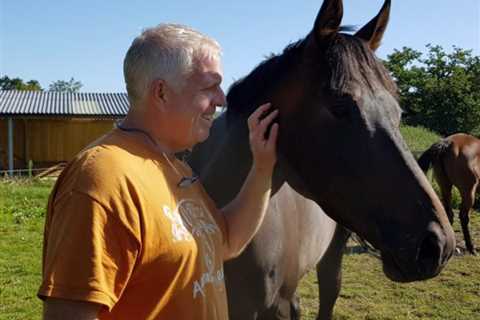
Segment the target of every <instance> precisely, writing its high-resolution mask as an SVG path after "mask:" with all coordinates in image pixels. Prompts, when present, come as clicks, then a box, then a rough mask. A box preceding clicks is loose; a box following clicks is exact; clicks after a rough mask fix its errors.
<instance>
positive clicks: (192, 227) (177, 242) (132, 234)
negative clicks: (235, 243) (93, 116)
mask: <svg viewBox="0 0 480 320" xmlns="http://www.w3.org/2000/svg"><path fill="white" fill-rule="evenodd" d="M143 139H144V137H142V136H141V134H140V133H126V132H122V131H120V130H118V129H114V130H113V131H112V132H110V133H109V134H107V135H105V136H104V137H102V138H100V139H99V140H98V141H96V142H95V143H93V144H92V145H91V146H89V147H87V148H86V149H85V150H84V151H82V152H81V153H80V154H79V155H77V156H76V157H75V159H74V160H73V161H72V162H71V163H70V164H69V165H68V166H67V168H66V169H65V170H64V172H63V173H62V175H61V176H60V177H59V179H58V181H57V183H56V185H55V187H54V190H53V192H52V194H51V196H50V199H49V204H48V210H47V217H46V225H45V234H44V249H43V281H42V284H41V287H40V290H39V292H38V295H39V297H41V298H45V297H57V298H64V299H71V300H80V301H89V302H95V303H98V304H101V305H104V306H105V308H102V310H101V312H100V314H99V317H100V319H129V320H130V319H208V320H215V319H222V320H223V319H227V318H228V309H227V299H226V291H225V283H224V275H223V252H222V247H223V241H224V239H226V232H227V229H226V225H225V220H224V218H223V216H222V215H221V213H220V212H219V211H218V210H217V209H216V207H215V205H214V203H213V201H212V200H211V199H210V198H209V197H208V195H207V193H206V192H205V190H204V189H203V188H202V186H201V184H200V183H199V182H196V183H194V184H193V185H191V186H189V187H187V188H180V187H178V186H177V183H178V182H179V181H180V178H181V175H185V176H189V175H190V174H191V171H190V169H189V168H187V167H186V166H185V165H183V163H181V162H180V161H177V160H172V163H170V164H169V163H168V162H167V161H166V159H165V158H164V156H163V155H161V154H159V153H157V152H155V151H154V150H153V148H151V147H150V146H149V145H147V144H146V143H145V141H144V140H143ZM172 165H173V166H175V169H173V168H172Z"/></svg>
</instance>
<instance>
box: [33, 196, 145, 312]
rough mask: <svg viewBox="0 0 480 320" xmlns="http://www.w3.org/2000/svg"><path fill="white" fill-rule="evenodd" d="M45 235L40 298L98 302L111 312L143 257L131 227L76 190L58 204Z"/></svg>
mask: <svg viewBox="0 0 480 320" xmlns="http://www.w3.org/2000/svg"><path fill="white" fill-rule="evenodd" d="M44 237H45V239H44V241H45V242H44V255H43V279H42V284H41V286H40V289H39V292H38V296H39V297H40V298H42V299H44V298H45V297H55V298H63V299H70V300H79V301H87V302H94V303H98V304H101V305H104V306H106V307H107V308H108V309H109V310H110V309H111V308H112V307H113V306H114V304H115V303H116V302H117V301H118V299H119V298H120V296H121V295H122V292H123V291H124V289H125V287H126V284H127V282H128V281H129V278H130V276H131V275H132V271H133V268H134V265H135V262H136V259H137V256H138V253H139V248H140V245H139V242H138V240H137V238H136V237H135V236H134V235H133V234H132V232H131V229H129V228H128V226H126V225H125V224H124V223H123V222H122V221H121V220H120V219H119V218H118V216H116V215H115V213H114V212H110V211H109V210H107V209H106V208H105V206H103V205H101V204H100V203H99V202H97V201H96V200H94V199H93V198H91V197H90V196H88V195H86V194H83V193H81V192H71V193H69V194H68V195H65V196H63V197H62V198H61V199H59V200H57V201H56V202H55V203H54V205H53V208H51V214H50V215H49V221H47V224H46V228H45V236H44Z"/></svg>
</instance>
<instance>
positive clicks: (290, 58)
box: [227, 0, 455, 281]
mask: <svg viewBox="0 0 480 320" xmlns="http://www.w3.org/2000/svg"><path fill="white" fill-rule="evenodd" d="M389 11H390V0H387V1H386V2H385V4H384V6H383V8H382V9H381V11H380V13H379V14H378V15H377V16H376V17H375V18H374V19H373V20H372V21H370V22H369V23H368V24H367V25H366V26H365V27H363V28H362V29H360V30H359V31H358V32H357V33H356V34H354V35H349V34H345V33H341V31H342V28H341V27H340V23H341V20H342V15H343V8H342V1H340V0H325V1H324V3H323V5H322V7H321V9H320V12H319V14H318V17H317V19H316V21H315V24H314V28H313V30H312V31H311V32H310V33H309V34H308V35H307V37H306V38H305V39H303V40H301V41H299V42H297V43H295V44H293V45H290V46H289V47H287V48H286V49H285V50H284V52H283V53H282V54H281V55H278V56H274V57H271V58H270V59H268V60H267V61H265V62H264V63H262V64H261V65H260V66H258V67H257V68H256V69H255V70H254V71H253V72H252V73H251V74H250V75H249V76H247V77H246V78H245V79H243V80H241V81H239V82H238V83H236V84H235V85H234V86H233V87H232V88H231V90H230V92H229V94H228V103H229V107H228V109H227V110H228V112H229V113H230V115H235V114H237V115H238V113H246V114H248V113H250V112H251V108H250V109H249V108H247V106H252V107H253V106H257V105H259V104H260V103H263V102H266V101H271V102H272V103H273V105H274V106H275V107H276V108H278V109H279V110H280V119H279V123H280V137H279V148H278V149H279V164H278V165H279V166H280V167H284V168H289V169H288V170H287V171H288V172H290V174H288V176H287V177H286V179H287V181H288V182H289V183H290V184H291V185H292V186H293V187H294V188H296V190H297V191H299V192H301V193H303V194H304V195H306V196H307V197H309V198H311V199H313V200H315V201H316V202H317V203H318V204H319V205H320V206H322V208H323V209H324V210H325V211H326V212H327V214H329V215H330V216H331V217H332V218H334V219H335V220H336V221H338V222H339V223H341V224H343V225H344V226H346V227H347V228H349V229H351V230H353V231H355V232H356V233H358V234H359V235H361V236H362V237H364V238H365V239H367V240H368V241H369V242H371V243H372V244H373V245H374V246H375V247H376V248H378V249H379V250H380V251H381V253H382V261H383V265H384V271H385V274H386V275H387V276H388V277H389V278H391V279H392V280H396V281H412V280H420V279H426V278H430V277H433V276H435V275H437V274H438V273H439V272H440V270H441V269H442V267H443V266H444V265H445V263H446V261H447V260H448V258H449V257H450V256H451V255H452V253H453V249H454V246H455V240H454V235H453V231H452V229H451V227H450V225H449V223H448V220H447V217H446V214H445V211H444V209H443V207H442V205H441V203H440V201H439V199H438V197H437V196H436V194H435V192H434V191H433V189H432V187H431V186H430V184H429V183H428V181H427V179H426V177H425V175H424V174H423V173H422V171H421V170H420V168H419V167H418V165H417V163H416V161H415V159H414V158H413V156H412V154H411V153H410V152H409V151H408V149H407V147H406V145H405V142H404V141H403V138H402V136H401V135H400V132H399V124H400V117H401V110H400V107H399V105H398V102H397V100H396V87H395V84H394V82H393V80H392V79H391V77H390V75H389V73H388V72H387V70H386V69H385V68H384V67H383V65H382V64H381V62H380V61H379V60H378V59H377V58H376V57H375V55H374V51H375V50H376V49H377V48H378V46H379V44H380V41H381V38H382V36H383V33H384V31H385V27H386V25H387V22H388V16H389ZM247 111H248V112H247Z"/></svg>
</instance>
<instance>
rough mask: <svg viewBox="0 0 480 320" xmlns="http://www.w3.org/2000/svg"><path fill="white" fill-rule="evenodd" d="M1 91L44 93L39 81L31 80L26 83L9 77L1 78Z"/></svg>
mask: <svg viewBox="0 0 480 320" xmlns="http://www.w3.org/2000/svg"><path fill="white" fill-rule="evenodd" d="M0 90H30V91H42V90H43V89H42V87H41V86H40V83H39V82H38V81H37V80H30V81H28V82H27V83H24V82H23V80H22V79H20V78H12V79H10V78H9V77H7V76H4V77H2V78H0Z"/></svg>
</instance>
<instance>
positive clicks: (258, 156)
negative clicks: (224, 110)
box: [248, 103, 278, 174]
mask: <svg viewBox="0 0 480 320" xmlns="http://www.w3.org/2000/svg"><path fill="white" fill-rule="evenodd" d="M270 107H271V104H270V103H266V104H263V105H261V106H260V107H258V109H257V110H255V111H254V112H253V113H252V114H251V115H250V117H249V118H248V129H249V131H250V149H251V150H252V154H253V166H254V170H259V171H261V172H263V171H265V172H266V173H267V174H271V173H272V172H273V167H274V166H275V162H276V161H277V137H278V123H274V124H273V125H272V127H271V129H270V133H269V135H268V137H267V139H265V133H266V132H267V129H268V127H269V125H270V124H271V123H272V122H273V121H274V119H275V118H276V117H277V115H278V110H273V111H272V112H270V113H269V114H268V115H267V116H265V117H264V118H262V116H263V115H264V114H265V113H266V112H267V111H268V110H269V109H270Z"/></svg>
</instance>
